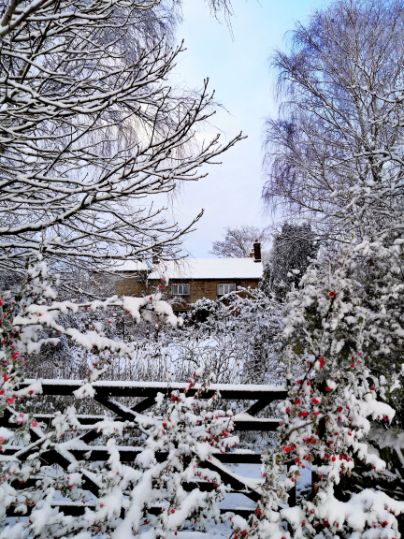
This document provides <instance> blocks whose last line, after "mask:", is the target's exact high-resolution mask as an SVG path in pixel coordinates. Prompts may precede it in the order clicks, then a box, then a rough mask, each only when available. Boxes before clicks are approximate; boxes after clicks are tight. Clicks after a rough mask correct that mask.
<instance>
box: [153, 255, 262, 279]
mask: <svg viewBox="0 0 404 539" xmlns="http://www.w3.org/2000/svg"><path fill="white" fill-rule="evenodd" d="M263 271H264V268H263V264H262V262H254V259H253V258H186V259H184V260H176V261H171V262H161V263H160V264H159V265H158V266H155V267H154V268H153V270H152V272H151V273H150V275H149V279H160V278H161V277H165V278H166V279H261V277H262V274H263Z"/></svg>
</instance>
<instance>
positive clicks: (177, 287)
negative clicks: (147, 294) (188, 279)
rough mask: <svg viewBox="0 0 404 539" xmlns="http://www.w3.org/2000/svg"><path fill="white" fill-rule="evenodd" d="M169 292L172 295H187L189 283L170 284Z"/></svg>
mask: <svg viewBox="0 0 404 539" xmlns="http://www.w3.org/2000/svg"><path fill="white" fill-rule="evenodd" d="M171 294H172V295H173V296H189V284H188V283H175V284H172V285H171Z"/></svg>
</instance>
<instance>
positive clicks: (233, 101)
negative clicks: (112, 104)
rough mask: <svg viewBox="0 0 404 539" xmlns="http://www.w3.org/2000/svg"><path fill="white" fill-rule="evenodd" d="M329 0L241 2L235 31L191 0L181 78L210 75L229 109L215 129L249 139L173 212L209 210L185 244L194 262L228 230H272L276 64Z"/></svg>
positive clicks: (196, 81) (181, 34) (197, 83)
mask: <svg viewBox="0 0 404 539" xmlns="http://www.w3.org/2000/svg"><path fill="white" fill-rule="evenodd" d="M328 3H329V2H328V0H282V1H280V0H233V7H234V15H233V17H232V18H231V26H232V30H231V31H230V30H229V28H228V27H227V26H226V24H225V23H223V22H222V23H220V22H218V21H217V20H216V19H215V18H214V17H212V15H211V14H210V13H209V9H207V7H206V4H205V2H204V0H184V9H183V22H182V24H181V25H180V27H179V28H178V31H177V36H178V38H179V39H181V38H184V40H185V45H186V47H187V51H186V52H185V53H184V54H183V55H182V57H181V58H180V59H179V61H178V65H177V68H176V74H175V77H176V78H177V79H178V82H179V83H180V84H184V85H185V86H188V87H189V88H200V87H201V84H202V81H203V79H204V78H205V77H209V79H210V86H211V88H212V89H215V91H216V99H217V101H218V102H219V103H221V104H222V105H223V107H225V108H226V111H225V110H220V111H218V113H217V115H216V116H215V117H214V118H213V120H212V121H211V122H210V125H209V126H207V131H208V132H211V133H212V134H214V133H216V132H218V131H219V132H222V133H223V136H224V137H230V136H232V135H235V134H236V133H238V132H239V131H240V130H242V131H243V132H244V133H246V134H247V135H248V139H247V140H245V141H242V142H240V143H239V144H238V145H237V146H236V147H234V148H233V149H232V150H230V151H229V152H228V153H227V154H225V155H223V157H222V161H223V164H222V165H221V166H214V167H209V169H208V170H209V176H208V177H207V178H205V179H204V180H201V181H200V182H198V183H190V184H187V185H186V186H185V187H183V188H182V189H181V190H180V192H179V193H178V194H177V196H176V200H175V202H174V208H173V211H174V213H175V216H176V217H177V219H179V220H180V222H181V223H185V222H188V221H189V220H191V219H192V217H193V216H195V215H196V214H197V213H198V212H199V211H200V209H201V208H204V210H205V215H204V216H203V217H202V220H201V221H199V223H198V225H197V230H196V231H195V232H193V233H192V234H191V235H189V236H188V237H187V238H186V239H185V241H184V248H185V251H186V252H188V253H189V254H190V255H191V256H196V257H204V256H210V255H209V250H210V249H211V245H212V242H213V241H214V240H216V239H219V238H221V237H222V236H223V235H224V231H225V228H226V227H227V226H230V227H237V226H242V225H256V226H266V225H271V224H273V217H272V216H271V215H270V214H269V212H268V210H266V209H265V207H264V205H263V202H262V200H261V190H262V185H263V172H262V159H263V131H264V122H265V118H267V117H268V116H269V115H271V114H272V115H273V114H275V113H276V109H277V105H276V100H275V77H274V73H273V71H272V70H271V68H270V58H271V55H272V54H273V52H274V50H275V49H279V48H281V49H284V48H285V47H287V46H288V34H287V32H288V31H289V30H291V29H292V28H293V27H294V26H295V24H296V22H297V21H299V20H300V21H302V22H305V21H307V19H308V17H309V15H310V14H311V13H312V12H313V11H314V10H315V9H317V8H321V7H324V6H326V5H327V4H328Z"/></svg>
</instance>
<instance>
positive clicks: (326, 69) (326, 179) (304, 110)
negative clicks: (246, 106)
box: [264, 0, 404, 241]
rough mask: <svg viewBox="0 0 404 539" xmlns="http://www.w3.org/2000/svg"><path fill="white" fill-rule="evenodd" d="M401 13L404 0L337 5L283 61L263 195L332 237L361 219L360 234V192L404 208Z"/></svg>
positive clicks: (307, 28)
mask: <svg viewBox="0 0 404 539" xmlns="http://www.w3.org/2000/svg"><path fill="white" fill-rule="evenodd" d="M402 12H403V3H402V1H401V0H386V1H382V2H381V1H379V0H358V1H352V0H341V1H336V2H333V3H331V4H330V5H329V6H327V7H325V8H324V9H321V10H318V11H317V12H316V13H315V14H314V15H313V16H312V17H311V19H310V21H309V23H308V24H305V25H303V24H299V25H297V27H296V29H295V31H294V32H293V34H292V35H293V39H292V47H291V50H290V51H288V52H278V53H277V54H276V56H275V58H274V64H275V68H276V70H277V72H278V73H279V85H280V92H279V93H280V95H281V96H282V97H281V108H280V115H279V117H278V118H276V119H271V120H270V121H268V124H267V156H266V160H267V165H268V180H267V182H266V185H265V192H264V196H265V198H266V199H267V200H268V201H269V202H270V203H274V204H275V205H276V204H277V203H279V202H284V203H286V204H287V205H288V206H289V207H292V208H293V209H294V210H298V212H299V213H300V214H301V213H304V214H305V215H306V216H307V217H308V218H309V219H310V220H311V222H312V223H313V224H314V223H317V224H320V223H322V225H323V227H322V228H323V230H324V229H325V231H326V232H327V233H329V234H330V235H331V237H332V236H334V235H335V234H336V233H337V230H339V231H341V230H346V229H347V228H348V229H351V228H352V226H353V222H354V221H356V224H355V226H356V227H357V229H356V230H355V234H356V235H357V236H358V235H360V233H361V228H360V227H358V218H359V217H360V213H361V211H362V206H361V205H359V206H358V207H352V205H351V203H352V200H353V198H354V197H355V196H356V195H357V193H358V190H361V191H362V193H363V198H362V201H364V200H367V202H368V204H369V205H370V204H372V205H373V207H374V211H377V212H380V213H384V214H387V213H389V212H390V211H391V209H393V208H400V207H401V208H402V203H403V199H402V197H403V193H402V174H403V161H402V133H401V126H402V120H403V107H402V100H403V81H402V63H403V54H404V47H403V40H402V34H403V30H404V28H403V17H402ZM381 190H383V191H385V194H386V196H380V192H381ZM347 209H348V210H349V211H346V210H347ZM348 241H349V239H348Z"/></svg>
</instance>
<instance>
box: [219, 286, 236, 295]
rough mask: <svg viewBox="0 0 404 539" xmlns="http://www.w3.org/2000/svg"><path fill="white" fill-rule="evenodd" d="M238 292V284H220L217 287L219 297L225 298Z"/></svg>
mask: <svg viewBox="0 0 404 539" xmlns="http://www.w3.org/2000/svg"><path fill="white" fill-rule="evenodd" d="M235 290H236V283H219V284H218V285H217V295H218V296H225V295H226V294H230V292H234V291H235Z"/></svg>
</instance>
